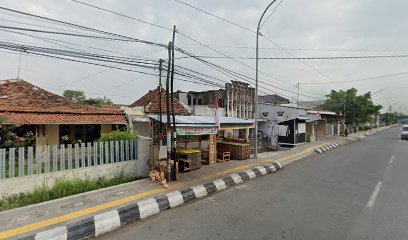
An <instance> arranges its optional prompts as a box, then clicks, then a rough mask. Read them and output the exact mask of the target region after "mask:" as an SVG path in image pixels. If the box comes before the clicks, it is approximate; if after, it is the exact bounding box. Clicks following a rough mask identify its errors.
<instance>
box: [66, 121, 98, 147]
mask: <svg viewBox="0 0 408 240" xmlns="http://www.w3.org/2000/svg"><path fill="white" fill-rule="evenodd" d="M59 136H60V144H70V143H74V142H79V141H80V142H93V141H96V140H98V139H99V138H100V136H101V125H97V124H93V125H60V135H59Z"/></svg>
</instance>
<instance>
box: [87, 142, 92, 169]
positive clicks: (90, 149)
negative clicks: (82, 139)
mask: <svg viewBox="0 0 408 240" xmlns="http://www.w3.org/2000/svg"><path fill="white" fill-rule="evenodd" d="M86 150H87V151H88V158H87V159H86V160H87V163H88V164H87V166H88V167H90V166H91V157H92V143H90V142H89V143H87V144H86Z"/></svg>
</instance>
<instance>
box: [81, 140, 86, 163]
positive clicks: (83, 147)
mask: <svg viewBox="0 0 408 240" xmlns="http://www.w3.org/2000/svg"><path fill="white" fill-rule="evenodd" d="M81 167H82V168H84V167H86V166H85V143H81Z"/></svg>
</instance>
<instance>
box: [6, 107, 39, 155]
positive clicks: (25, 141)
mask: <svg viewBox="0 0 408 240" xmlns="http://www.w3.org/2000/svg"><path fill="white" fill-rule="evenodd" d="M6 121H7V116H6V115H4V114H2V113H0V148H10V147H23V146H33V145H34V143H35V136H34V134H33V132H31V131H27V130H26V129H25V127H24V125H16V124H13V123H8V124H6ZM29 124H30V123H28V125H29Z"/></svg>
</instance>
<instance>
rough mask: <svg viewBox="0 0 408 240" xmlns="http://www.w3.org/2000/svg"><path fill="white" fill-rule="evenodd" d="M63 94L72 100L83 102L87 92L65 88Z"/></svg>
mask: <svg viewBox="0 0 408 240" xmlns="http://www.w3.org/2000/svg"><path fill="white" fill-rule="evenodd" d="M62 95H63V96H64V97H65V98H68V99H70V100H73V101H76V102H79V103H83V102H84V101H85V100H86V96H85V92H84V91H79V90H65V91H64V92H63V93H62Z"/></svg>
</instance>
